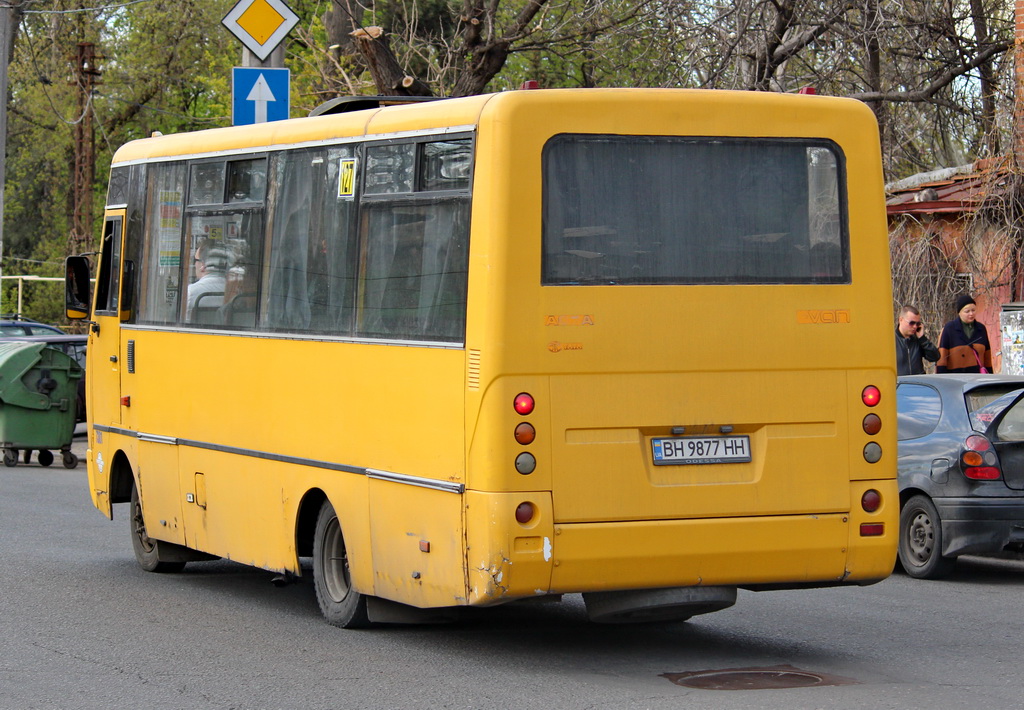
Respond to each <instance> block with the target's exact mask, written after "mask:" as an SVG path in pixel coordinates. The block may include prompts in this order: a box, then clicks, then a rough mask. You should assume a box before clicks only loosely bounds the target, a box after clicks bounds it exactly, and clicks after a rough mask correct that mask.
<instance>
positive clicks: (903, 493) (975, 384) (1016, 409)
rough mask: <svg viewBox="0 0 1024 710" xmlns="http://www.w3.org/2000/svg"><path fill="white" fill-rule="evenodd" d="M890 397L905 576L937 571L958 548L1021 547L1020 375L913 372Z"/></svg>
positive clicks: (1023, 422)
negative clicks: (893, 399)
mask: <svg viewBox="0 0 1024 710" xmlns="http://www.w3.org/2000/svg"><path fill="white" fill-rule="evenodd" d="M896 399H897V401H896V409H897V415H898V416H897V419H898V427H897V428H898V432H897V436H898V439H899V452H898V461H899V464H898V465H899V489H900V531H899V532H900V539H899V560H900V563H901V565H902V566H903V569H904V570H905V571H906V572H907V574H908V575H910V576H911V577H917V578H919V579H937V578H939V577H943V576H945V575H948V574H949V573H950V572H951V571H952V570H953V567H954V565H955V564H956V558H957V557H958V556H960V555H968V554H983V553H993V552H1000V551H1003V550H1012V551H1021V550H1024V377H1016V376H1008V375H958V374H943V375H911V376H908V377H900V378H899V382H898V385H897V388H896Z"/></svg>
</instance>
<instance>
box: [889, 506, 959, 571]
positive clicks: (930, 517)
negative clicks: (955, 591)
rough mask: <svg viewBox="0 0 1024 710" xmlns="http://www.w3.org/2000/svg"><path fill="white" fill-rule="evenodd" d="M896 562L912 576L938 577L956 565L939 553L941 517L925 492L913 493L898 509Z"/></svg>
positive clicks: (940, 546) (953, 559) (954, 561)
mask: <svg viewBox="0 0 1024 710" xmlns="http://www.w3.org/2000/svg"><path fill="white" fill-rule="evenodd" d="M899 557H900V564H901V565H903V570H904V571H905V572H906V573H907V574H908V575H909V576H911V577H914V578H915V579H940V578H942V577H946V576H948V575H949V574H950V572H952V571H953V568H954V567H955V566H956V558H955V557H943V556H942V519H941V518H939V513H938V511H937V510H936V509H935V505H934V504H933V503H932V502H931V500H929V499H928V497H927V496H914V497H913V498H911V499H910V500H908V501H907V502H906V504H905V505H904V506H903V510H901V511H900V543H899Z"/></svg>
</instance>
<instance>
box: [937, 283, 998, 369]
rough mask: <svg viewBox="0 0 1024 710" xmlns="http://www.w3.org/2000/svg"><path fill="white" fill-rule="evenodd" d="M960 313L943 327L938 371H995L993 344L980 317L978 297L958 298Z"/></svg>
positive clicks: (957, 305) (958, 311)
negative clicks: (977, 303) (990, 342)
mask: <svg viewBox="0 0 1024 710" xmlns="http://www.w3.org/2000/svg"><path fill="white" fill-rule="evenodd" d="M956 313H957V317H956V318H954V319H953V320H951V321H949V322H948V323H946V325H944V326H943V327H942V335H941V336H939V361H938V362H937V363H936V365H935V371H936V372H992V347H991V345H989V341H988V330H987V329H986V328H985V324H984V323H979V322H978V320H977V313H978V307H977V305H976V304H975V303H974V299H973V298H971V297H970V296H967V295H964V296H960V297H959V298H957V299H956Z"/></svg>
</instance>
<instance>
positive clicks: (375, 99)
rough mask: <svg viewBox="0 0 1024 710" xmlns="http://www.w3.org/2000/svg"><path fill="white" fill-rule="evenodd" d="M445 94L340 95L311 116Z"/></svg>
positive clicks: (405, 102) (413, 102)
mask: <svg viewBox="0 0 1024 710" xmlns="http://www.w3.org/2000/svg"><path fill="white" fill-rule="evenodd" d="M443 98H445V97H443V96H339V97H337V98H334V99H331V100H330V101H325V102H324V103H322V104H320V105H319V106H317V107H316V108H315V109H313V110H312V111H310V112H309V115H310V116H324V115H326V114H331V113H350V112H352V111H366V110H367V109H375V108H381V107H384V106H397V105H399V104H416V103H423V102H424V101H440V100H441V99H443Z"/></svg>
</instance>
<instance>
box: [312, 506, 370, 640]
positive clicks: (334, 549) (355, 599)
mask: <svg viewBox="0 0 1024 710" xmlns="http://www.w3.org/2000/svg"><path fill="white" fill-rule="evenodd" d="M313 586H314V587H316V600H317V602H318V603H319V604H320V611H321V612H323V615H324V618H325V619H327V623H329V624H331V625H332V626H339V627H341V628H343V629H363V628H366V627H367V626H369V625H370V620H369V618H368V617H367V615H366V597H365V596H363V595H362V594H360V593H359V592H357V591H356V590H355V589H353V588H352V578H351V575H350V573H349V567H348V552H347V550H346V549H345V538H344V537H343V536H342V534H341V523H339V522H338V515H337V513H335V512H334V506H333V505H331V502H330V501H324V504H323V506H321V508H320V515H319V517H317V521H316V535H315V537H314V538H313Z"/></svg>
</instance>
